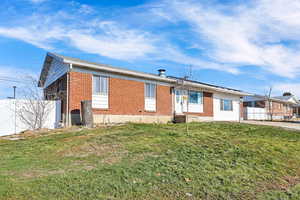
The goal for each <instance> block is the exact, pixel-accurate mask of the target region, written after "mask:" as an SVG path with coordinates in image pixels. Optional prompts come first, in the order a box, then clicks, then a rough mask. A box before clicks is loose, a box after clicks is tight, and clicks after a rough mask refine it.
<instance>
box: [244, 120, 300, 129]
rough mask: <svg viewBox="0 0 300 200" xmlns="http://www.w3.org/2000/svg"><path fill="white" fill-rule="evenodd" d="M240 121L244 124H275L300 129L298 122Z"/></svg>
mask: <svg viewBox="0 0 300 200" xmlns="http://www.w3.org/2000/svg"><path fill="white" fill-rule="evenodd" d="M241 122H242V123H246V124H255V125H266V126H277V127H282V128H288V129H295V130H299V131H300V122H268V121H250V120H243V121H241Z"/></svg>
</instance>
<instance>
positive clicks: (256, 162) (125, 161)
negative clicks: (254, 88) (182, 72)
mask: <svg viewBox="0 0 300 200" xmlns="http://www.w3.org/2000/svg"><path fill="white" fill-rule="evenodd" d="M0 199H32V200H33V199H37V200H41V199H87V200H90V199H111V200H113V199H130V200H132V199H143V200H147V199H149V200H150V199H151V200H152V199H170V200H171V199H295V200H296V199H297V200H298V199H300V132H297V131H291V130H284V129H280V128H275V127H267V126H254V125H247V124H238V123H192V124H189V133H188V134H187V133H186V127H185V125H184V124H169V125H155V124H127V125H124V126H118V127H110V128H99V129H94V130H82V131H74V132H65V133H60V134H50V135H43V136H40V137H31V138H30V137H29V138H26V139H24V140H19V141H7V140H0Z"/></svg>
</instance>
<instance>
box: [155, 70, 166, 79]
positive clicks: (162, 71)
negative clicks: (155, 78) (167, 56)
mask: <svg viewBox="0 0 300 200" xmlns="http://www.w3.org/2000/svg"><path fill="white" fill-rule="evenodd" d="M157 71H158V75H159V76H161V77H166V70H165V69H159V70H157Z"/></svg>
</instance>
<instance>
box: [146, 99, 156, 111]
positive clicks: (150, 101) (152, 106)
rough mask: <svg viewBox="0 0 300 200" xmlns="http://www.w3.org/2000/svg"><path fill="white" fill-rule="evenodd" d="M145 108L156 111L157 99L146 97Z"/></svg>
mask: <svg viewBox="0 0 300 200" xmlns="http://www.w3.org/2000/svg"><path fill="white" fill-rule="evenodd" d="M145 110H146V111H156V100H155V99H153V98H145Z"/></svg>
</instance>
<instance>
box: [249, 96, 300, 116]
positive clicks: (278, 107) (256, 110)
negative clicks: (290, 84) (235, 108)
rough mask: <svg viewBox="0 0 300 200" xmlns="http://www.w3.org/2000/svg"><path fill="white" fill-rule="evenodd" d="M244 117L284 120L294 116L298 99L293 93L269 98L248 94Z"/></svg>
mask: <svg viewBox="0 0 300 200" xmlns="http://www.w3.org/2000/svg"><path fill="white" fill-rule="evenodd" d="M243 102H244V103H243V104H244V119H246V120H270V119H271V116H272V119H274V120H283V119H290V118H292V117H293V116H294V115H295V113H294V110H295V109H294V106H295V105H297V103H298V100H297V99H296V98H295V96H293V95H288V96H276V97H272V98H270V99H268V98H267V97H266V96H261V95H253V96H246V97H244V100H243Z"/></svg>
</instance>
